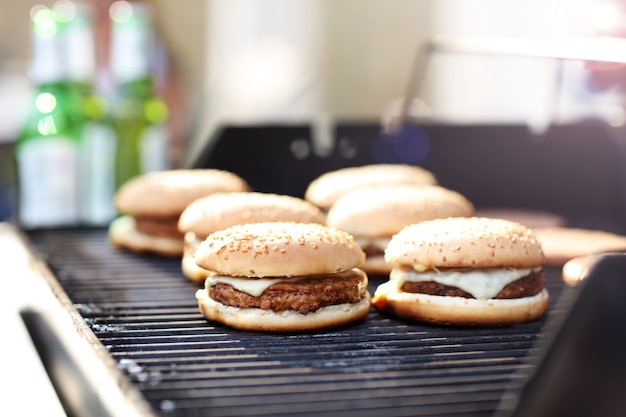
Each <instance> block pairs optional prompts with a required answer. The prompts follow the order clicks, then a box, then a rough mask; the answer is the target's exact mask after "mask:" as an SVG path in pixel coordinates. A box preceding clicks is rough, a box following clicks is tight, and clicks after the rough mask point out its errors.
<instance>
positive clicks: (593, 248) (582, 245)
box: [533, 227, 626, 266]
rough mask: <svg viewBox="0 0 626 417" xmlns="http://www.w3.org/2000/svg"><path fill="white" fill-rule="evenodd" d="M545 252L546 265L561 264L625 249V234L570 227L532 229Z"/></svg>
mask: <svg viewBox="0 0 626 417" xmlns="http://www.w3.org/2000/svg"><path fill="white" fill-rule="evenodd" d="M533 230H534V232H535V235H536V236H537V239H538V240H539V242H541V246H542V247H543V251H544V253H545V256H546V259H545V261H544V263H545V264H546V265H553V266H561V265H564V264H565V263H566V262H567V261H569V260H570V259H572V258H577V257H581V256H586V255H593V254H600V253H603V252H611V251H623V250H626V236H622V235H618V234H615V233H611V232H605V231H602V230H590V229H582V228H571V227H541V228H535V229H533Z"/></svg>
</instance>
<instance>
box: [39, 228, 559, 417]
mask: <svg viewBox="0 0 626 417" xmlns="http://www.w3.org/2000/svg"><path fill="white" fill-rule="evenodd" d="M28 239H29V243H30V244H31V246H32V248H33V249H34V251H35V252H36V253H37V254H38V255H39V256H41V257H42V259H43V260H44V261H45V262H46V263H47V264H48V266H49V268H50V269H51V271H52V273H53V275H54V277H55V279H56V280H58V283H59V285H60V287H61V288H62V289H63V291H64V292H65V293H66V294H67V298H68V299H69V300H70V302H71V304H72V307H73V308H75V309H76V310H77V311H78V312H79V313H80V317H81V318H82V320H84V321H85V323H86V325H87V326H88V327H89V328H90V329H91V331H92V332H93V334H94V335H95V337H96V338H97V340H98V341H99V342H100V343H101V344H102V346H103V347H104V349H106V351H107V352H108V353H107V354H108V355H110V357H111V358H112V361H111V362H112V363H113V364H114V365H113V366H115V367H116V368H117V370H118V371H119V372H120V373H121V374H122V375H123V376H124V377H125V378H127V379H128V380H129V381H130V383H131V384H132V385H133V386H135V387H136V388H137V390H138V391H139V392H140V393H141V395H142V396H143V397H144V398H145V400H146V401H147V402H148V404H149V405H150V406H151V407H152V409H153V410H154V413H155V414H157V415H163V416H170V415H171V416H178V415H180V416H183V415H184V416H204V415H206V416H280V415H290V416H291V415H301V416H323V415H328V414H331V415H333V416H377V417H379V416H426V415H429V416H431V415H438V416H490V415H493V413H494V411H495V410H496V409H497V407H498V404H499V402H500V399H501V397H502V396H503V394H504V392H505V391H506V390H507V389H509V388H511V387H512V388H513V389H515V387H516V386H521V384H523V382H524V381H525V374H526V372H527V371H530V370H532V365H530V364H529V359H532V358H533V357H536V356H537V354H538V352H539V350H538V348H537V347H536V344H537V342H538V341H539V340H541V339H543V338H544V337H545V332H544V330H543V329H544V324H545V323H546V321H547V320H549V319H550V316H551V315H552V314H554V313H555V312H556V311H559V309H563V308H564V306H563V305H562V304H561V303H560V301H559V295H560V293H561V292H562V289H563V287H564V285H563V283H562V281H561V278H560V270H557V269H556V268H553V269H551V268H548V269H545V270H544V274H545V276H546V287H547V288H548V290H549V291H550V295H551V301H550V307H549V311H548V312H547V314H546V315H545V316H544V317H543V318H542V319H540V320H538V321H535V322H531V323H525V324H521V325H516V326H510V327H495V328H472V329H467V328H457V327H444V326H434V325H426V324H419V323H409V322H405V321H401V320H397V319H394V318H391V317H387V316H383V315H381V314H379V313H378V312H377V311H375V310H374V309H373V308H372V311H371V312H370V314H369V316H368V317H367V319H366V320H365V321H364V322H362V323H359V324H356V325H353V326H348V327H345V328H340V329H334V330H329V331H322V332H314V333H305V334H265V333H255V332H244V331H238V330H234V329H230V328H228V327H225V326H222V325H219V324H215V323H211V322H209V321H207V320H206V319H205V318H204V317H203V316H202V315H201V314H200V312H199V310H198V306H197V303H196V300H195V297H194V293H195V291H196V290H197V288H198V285H197V284H194V283H191V282H189V281H187V280H186V279H185V278H184V276H183V275H182V272H181V265H180V260H179V259H171V258H169V259H168V258H160V257H156V256H152V255H138V254H132V253H128V252H123V251H118V250H115V249H114V248H112V247H111V246H110V245H109V242H108V240H107V236H106V231H105V230H101V229H71V230H39V231H32V232H29V233H28ZM385 279H386V278H384V277H370V291H371V292H372V293H373V291H374V289H375V287H376V286H377V285H378V284H379V283H381V282H382V281H383V280H385Z"/></svg>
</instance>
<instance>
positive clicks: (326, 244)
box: [194, 222, 370, 332]
mask: <svg viewBox="0 0 626 417" xmlns="http://www.w3.org/2000/svg"><path fill="white" fill-rule="evenodd" d="M194 259H195V261H196V263H197V264H198V265H199V266H200V267H201V268H204V269H206V270H208V271H210V275H209V276H208V278H207V279H206V281H205V288H203V289H199V290H198V291H197V292H196V298H197V299H198V304H199V308H200V310H201V311H202V313H203V314H204V315H205V316H206V317H207V318H208V319H209V320H213V321H217V322H219V323H223V324H225V325H228V326H231V327H234V328H238V329H243V330H255V331H268V332H299V331H310V330H316V329H324V328H330V327H337V326H342V325H347V324H349V323H354V322H357V321H360V320H362V319H364V318H365V317H366V316H367V314H368V312H369V308H370V295H369V293H368V291H367V282H368V281H367V275H366V274H365V272H363V271H362V270H361V269H359V268H358V267H359V266H360V265H361V264H362V263H363V262H364V260H365V254H364V253H363V251H362V250H361V248H359V246H358V245H356V244H355V242H354V239H353V238H352V236H351V235H349V234H347V233H345V232H343V231H339V230H336V229H331V228H328V227H326V226H323V225H320V224H315V223H293V222H265V223H250V224H243V225H237V226H232V227H230V228H228V229H224V230H220V231H217V232H215V233H212V234H210V235H209V236H208V237H207V238H206V240H204V241H203V242H202V243H201V244H200V246H199V247H198V249H197V250H196V252H195V255H194Z"/></svg>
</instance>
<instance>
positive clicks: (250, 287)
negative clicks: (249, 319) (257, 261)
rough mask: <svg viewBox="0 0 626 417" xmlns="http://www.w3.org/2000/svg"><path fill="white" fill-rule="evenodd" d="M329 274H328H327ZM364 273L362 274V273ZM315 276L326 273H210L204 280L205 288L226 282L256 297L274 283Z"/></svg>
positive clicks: (348, 273) (349, 274) (337, 275)
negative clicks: (252, 275)
mask: <svg viewBox="0 0 626 417" xmlns="http://www.w3.org/2000/svg"><path fill="white" fill-rule="evenodd" d="M355 273H358V271H356V270H351V271H345V272H340V273H337V274H332V276H334V277H348V276H351V275H354V274H355ZM329 275H330V274H329ZM362 275H364V274H362ZM315 276H319V277H326V276H328V275H309V276H296V277H289V278H287V277H279V278H245V277H229V276H226V275H219V274H214V275H210V276H209V277H208V278H207V279H206V281H205V288H207V289H208V288H209V287H212V286H214V285H217V284H219V283H222V284H228V285H231V286H233V288H235V289H237V290H239V291H241V292H245V293H246V294H249V295H251V296H252V297H258V296H260V295H261V294H263V292H264V291H265V290H266V289H268V288H269V287H271V286H272V285H274V284H277V283H279V282H297V281H300V280H302V279H305V278H314V277H315Z"/></svg>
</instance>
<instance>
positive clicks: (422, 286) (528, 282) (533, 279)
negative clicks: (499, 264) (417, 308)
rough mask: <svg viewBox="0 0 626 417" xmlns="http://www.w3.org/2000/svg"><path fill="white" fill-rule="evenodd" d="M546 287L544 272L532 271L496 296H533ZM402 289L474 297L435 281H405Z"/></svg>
mask: <svg viewBox="0 0 626 417" xmlns="http://www.w3.org/2000/svg"><path fill="white" fill-rule="evenodd" d="M543 288H544V278H543V273H542V272H534V271H533V272H531V273H530V274H528V275H526V276H525V277H522V278H520V279H518V280H516V281H513V282H511V283H510V284H508V285H507V286H506V287H504V288H503V289H502V291H500V292H499V293H498V295H497V296H496V297H495V298H499V299H510V298H522V297H531V296H533V295H536V294H539V293H540V292H541V290H543ZM402 291H404V292H411V293H422V294H428V295H443V296H448V297H464V298H474V297H473V296H472V295H471V294H470V293H468V292H466V291H463V290H462V289H460V288H457V287H451V286H448V285H443V284H439V283H438V282H434V281H424V282H405V283H404V284H403V285H402Z"/></svg>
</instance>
